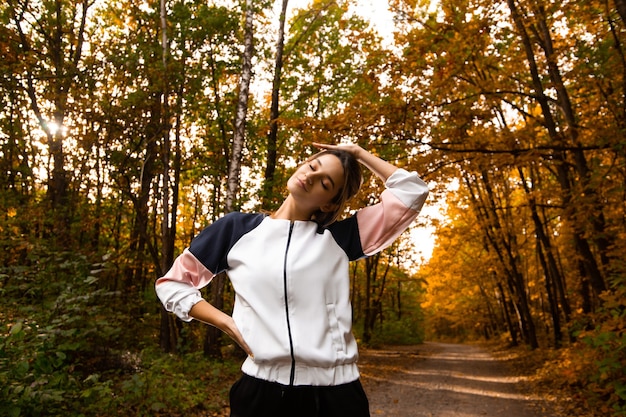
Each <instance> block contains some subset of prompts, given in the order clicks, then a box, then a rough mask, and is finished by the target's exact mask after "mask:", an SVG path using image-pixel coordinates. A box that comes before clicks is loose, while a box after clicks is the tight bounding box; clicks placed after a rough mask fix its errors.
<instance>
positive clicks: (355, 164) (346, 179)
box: [307, 149, 363, 227]
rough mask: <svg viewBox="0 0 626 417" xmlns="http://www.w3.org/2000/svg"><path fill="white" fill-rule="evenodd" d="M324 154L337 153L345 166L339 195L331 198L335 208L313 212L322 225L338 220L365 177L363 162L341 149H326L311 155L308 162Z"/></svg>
mask: <svg viewBox="0 0 626 417" xmlns="http://www.w3.org/2000/svg"><path fill="white" fill-rule="evenodd" d="M324 154H331V155H335V156H336V157H337V158H339V161H340V162H341V166H342V167H343V184H342V186H341V188H340V189H339V191H337V195H335V197H334V198H333V199H332V200H331V203H332V204H334V205H336V208H335V209H334V210H332V211H322V210H317V211H316V212H315V213H313V216H312V218H311V220H313V221H315V222H316V223H317V224H319V225H320V226H322V227H324V226H328V225H329V224H331V223H333V222H334V221H335V220H337V218H338V217H339V215H340V214H341V213H342V212H343V210H344V209H345V208H346V203H347V202H348V200H350V199H351V198H352V197H354V196H355V195H356V193H357V192H358V191H359V188H361V183H362V182H363V177H362V176H361V164H359V161H357V160H356V158H355V157H354V156H353V155H352V154H351V153H350V152H346V151H342V150H339V149H326V150H323V151H321V152H318V153H317V154H315V155H313V156H311V157H310V158H309V159H307V162H309V161H312V160H314V159H316V158H318V157H319V156H320V155H324Z"/></svg>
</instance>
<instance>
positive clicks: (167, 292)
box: [155, 249, 215, 321]
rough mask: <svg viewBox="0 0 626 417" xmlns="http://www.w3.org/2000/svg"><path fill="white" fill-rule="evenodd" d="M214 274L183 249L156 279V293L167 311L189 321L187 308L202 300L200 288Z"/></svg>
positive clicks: (189, 308) (206, 283)
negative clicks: (164, 272)
mask: <svg viewBox="0 0 626 417" xmlns="http://www.w3.org/2000/svg"><path fill="white" fill-rule="evenodd" d="M214 276H215V274H214V273H212V272H211V271H209V270H208V269H206V267H205V266H204V265H202V264H201V263H200V261H198V260H197V259H196V257H195V256H194V255H193V254H192V253H191V252H189V249H185V250H184V251H183V253H182V254H180V256H178V258H176V260H175V261H174V265H172V267H171V268H170V270H169V271H167V273H166V274H165V275H164V276H163V277H161V278H159V279H158V280H157V281H156V284H155V288H156V293H157V296H158V297H159V299H160V300H161V302H162V303H163V306H165V309H166V310H167V311H169V312H171V313H174V314H176V315H177V316H178V317H179V318H180V319H181V320H184V321H191V320H192V318H191V317H189V310H191V308H192V307H193V306H194V305H195V304H196V303H197V302H199V301H201V300H202V296H201V295H200V288H202V287H205V286H207V285H208V284H209V282H211V280H212V279H213V277H214Z"/></svg>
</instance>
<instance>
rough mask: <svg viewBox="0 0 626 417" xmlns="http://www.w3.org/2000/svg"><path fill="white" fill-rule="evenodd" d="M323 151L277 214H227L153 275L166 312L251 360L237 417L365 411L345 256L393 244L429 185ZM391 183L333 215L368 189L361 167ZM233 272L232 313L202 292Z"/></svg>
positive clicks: (342, 151) (349, 154) (235, 393)
mask: <svg viewBox="0 0 626 417" xmlns="http://www.w3.org/2000/svg"><path fill="white" fill-rule="evenodd" d="M314 145H315V146H316V147H318V148H319V149H321V150H322V151H321V152H320V153H318V154H316V155H314V156H312V157H311V158H309V159H308V160H307V161H306V162H305V163H304V164H302V165H301V166H300V167H299V168H298V169H297V170H296V171H295V173H294V174H293V175H292V176H291V178H289V180H288V182H287V190H288V192H289V194H288V196H287V197H286V199H285V200H284V202H283V204H282V205H281V206H280V208H279V209H278V210H276V212H275V213H273V214H271V215H266V214H244V213H238V212H236V213H230V214H228V215H226V216H224V217H222V218H221V219H219V220H217V221H215V222H214V223H213V224H211V225H210V226H208V227H207V228H206V229H204V230H203V231H202V232H201V233H200V234H199V235H198V236H196V237H195V238H194V240H193V241H192V242H191V245H190V247H189V248H187V249H185V250H184V252H183V253H182V254H181V255H180V256H179V257H178V258H177V259H176V261H175V262H174V265H173V266H172V268H171V269H170V271H169V272H167V274H166V275H165V276H163V277H162V278H160V279H159V280H157V283H156V291H157V294H158V296H159V298H160V300H161V301H162V302H163V304H164V305H165V308H166V309H167V310H168V311H171V312H174V313H175V314H176V315H177V316H178V317H180V318H181V319H182V320H184V321H191V320H192V319H196V320H200V321H202V322H205V323H208V324H210V325H213V326H215V327H217V328H218V329H220V330H222V331H224V332H225V333H227V334H228V335H229V336H230V337H231V338H232V339H233V340H234V341H235V342H236V343H238V344H239V346H241V347H242V348H243V349H244V350H245V351H246V353H247V354H248V358H247V359H246V360H245V362H244V363H243V365H242V368H241V369H242V371H243V376H242V377H241V379H240V380H239V381H237V382H236V383H235V384H234V385H233V387H232V388H231V391H230V403H231V416H232V417H281V416H284V417H308V416H311V417H334V416H337V417H364V416H369V406H368V401H367V397H366V396H365V393H364V391H363V388H362V387H361V384H360V382H359V372H358V369H357V364H356V362H357V358H358V352H357V345H356V341H355V339H354V336H353V335H352V312H351V306H350V293H349V292H350V279H349V269H348V262H349V261H353V260H356V259H359V258H362V257H365V256H369V255H373V254H375V253H377V252H379V251H380V250H382V249H384V248H385V247H387V246H388V245H390V244H391V243H392V242H393V241H394V240H395V239H396V238H397V237H398V236H399V235H400V234H401V233H402V232H403V231H404V230H405V229H406V228H407V227H408V226H409V225H410V224H411V223H412V222H413V220H414V219H415V217H416V216H417V214H418V212H419V211H420V210H421V208H422V205H423V204H424V200H425V199H426V196H427V194H428V188H427V186H426V184H425V183H424V182H423V181H422V180H421V179H420V178H419V177H418V176H417V174H415V173H409V172H407V171H405V170H403V169H399V168H397V167H395V166H394V165H392V164H390V163H388V162H386V161H384V160H382V159H380V158H378V157H376V156H374V155H373V154H371V153H369V152H367V151H366V150H364V149H363V148H361V147H359V146H357V145H324V144H314ZM359 163H360V164H362V165H364V166H365V167H367V168H368V169H369V170H371V171H372V172H373V173H375V174H376V175H377V176H378V177H380V179H381V180H382V181H383V182H384V183H385V186H386V190H385V191H384V192H383V193H382V195H381V197H380V202H379V203H378V204H375V205H373V206H369V207H365V208H363V209H361V210H360V211H358V212H357V213H356V214H355V215H353V216H350V217H348V218H347V219H344V220H339V221H337V217H338V216H339V215H340V214H341V213H342V211H343V210H344V207H345V203H346V201H347V200H348V199H349V198H350V197H352V196H354V194H356V193H357V191H358V189H359V187H360V185H361V181H362V180H361V171H360V164H359ZM221 271H226V272H227V274H228V276H229V278H230V280H231V282H232V285H233V288H234V291H235V305H234V309H233V313H232V317H231V316H229V315H228V314H226V313H224V312H222V311H220V310H218V309H216V308H215V307H213V306H212V305H211V304H209V303H208V302H207V301H205V300H204V299H202V297H201V296H200V291H199V289H200V288H202V287H204V286H206V285H207V284H209V282H210V281H211V279H212V278H213V277H214V276H215V274H217V273H219V272H221Z"/></svg>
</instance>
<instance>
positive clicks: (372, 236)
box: [357, 169, 428, 256]
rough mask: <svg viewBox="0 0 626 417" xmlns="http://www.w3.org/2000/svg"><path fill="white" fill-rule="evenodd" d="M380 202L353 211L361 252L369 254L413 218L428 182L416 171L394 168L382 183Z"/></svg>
mask: <svg viewBox="0 0 626 417" xmlns="http://www.w3.org/2000/svg"><path fill="white" fill-rule="evenodd" d="M385 186H386V187H387V189H386V190H385V191H383V193H382V194H381V196H380V200H381V201H380V203H378V204H375V205H373V206H369V207H365V208H363V209H362V210H361V211H359V212H358V213H357V223H358V227H359V235H360V238H361V247H362V248H363V253H364V254H365V255H367V256H370V255H373V254H375V253H377V252H379V251H381V250H383V249H385V248H386V247H388V246H389V245H391V243H393V241H394V240H396V239H397V238H398V236H400V235H401V234H402V232H404V231H405V230H406V229H407V228H408V227H409V226H410V225H411V223H412V222H413V220H415V218H416V217H417V214H418V213H419V212H420V210H421V209H422V206H423V205H424V201H425V200H426V197H427V196H428V186H427V185H426V183H425V182H424V181H423V180H422V179H421V178H419V177H418V176H417V174H416V173H414V172H412V173H410V172H407V171H405V170H403V169H398V170H396V171H395V172H394V173H393V174H392V175H391V176H390V177H389V179H388V180H387V182H386V183H385Z"/></svg>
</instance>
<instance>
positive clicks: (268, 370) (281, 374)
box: [241, 357, 359, 386]
mask: <svg viewBox="0 0 626 417" xmlns="http://www.w3.org/2000/svg"><path fill="white" fill-rule="evenodd" d="M241 370H242V371H243V373H244V374H246V375H249V376H252V377H255V378H259V379H263V380H266V381H270V382H278V383H279V384H282V385H289V376H290V374H291V364H290V363H286V364H285V363H283V364H278V365H275V364H271V365H270V364H257V363H255V362H254V360H253V359H252V358H250V357H248V359H246V360H245V362H244V363H243V365H242V366H241ZM357 379H359V369H358V367H357V365H356V363H348V364H340V365H336V366H333V367H330V368H320V367H314V366H302V365H298V364H297V363H296V372H295V378H294V381H293V385H313V386H331V385H342V384H347V383H350V382H353V381H356V380H357Z"/></svg>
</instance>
